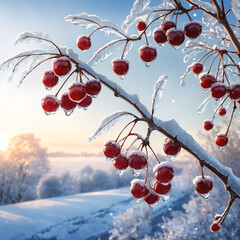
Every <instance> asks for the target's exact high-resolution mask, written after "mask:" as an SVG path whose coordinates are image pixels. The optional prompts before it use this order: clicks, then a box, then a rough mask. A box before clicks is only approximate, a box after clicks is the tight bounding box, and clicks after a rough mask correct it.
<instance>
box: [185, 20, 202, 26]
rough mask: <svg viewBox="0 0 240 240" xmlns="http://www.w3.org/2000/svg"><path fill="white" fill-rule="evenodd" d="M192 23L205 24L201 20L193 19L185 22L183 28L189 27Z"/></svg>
mask: <svg viewBox="0 0 240 240" xmlns="http://www.w3.org/2000/svg"><path fill="white" fill-rule="evenodd" d="M192 23H195V24H198V25H200V26H201V27H202V26H203V24H202V23H201V22H200V21H197V20H193V21H190V22H186V23H184V24H183V28H185V27H187V26H188V25H191V24H192Z"/></svg>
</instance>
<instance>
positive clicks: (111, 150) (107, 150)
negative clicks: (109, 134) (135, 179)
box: [103, 140, 121, 158]
mask: <svg viewBox="0 0 240 240" xmlns="http://www.w3.org/2000/svg"><path fill="white" fill-rule="evenodd" d="M120 152H121V147H120V145H119V143H118V142H115V141H114V140H109V141H107V142H106V143H105V145H104V149H103V153H104V155H105V156H106V157H107V158H115V157H117V156H118V155H119V154H120Z"/></svg>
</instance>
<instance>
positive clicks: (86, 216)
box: [0, 182, 185, 240]
mask: <svg viewBox="0 0 240 240" xmlns="http://www.w3.org/2000/svg"><path fill="white" fill-rule="evenodd" d="M184 193H185V192H184V191H183V190H182V189H180V188H179V184H178V183H177V182H175V183H174V184H173V191H172V193H171V196H170V200H169V201H168V203H164V202H160V203H159V205H158V207H157V208H156V209H154V210H153V215H155V216H156V217H157V216H158V215H159V214H161V212H162V210H165V209H166V210H167V209H168V208H170V207H171V206H174V205H175V203H176V201H177V200H178V199H180V198H181V197H182V196H183V195H184ZM133 204H137V203H136V201H135V200H134V199H133V198H132V196H131V194H130V190H129V187H127V188H121V189H115V190H108V191H102V192H94V193H87V194H77V195H72V196H66V197H59V198H51V199H44V200H36V201H31V202H24V203H20V204H13V205H7V206H2V207H0V236H1V237H0V239H1V240H27V239H28V240H30V239H32V240H33V239H34V240H75V239H76V240H79V239H81V240H86V239H90V238H91V239H97V237H99V236H102V235H104V234H106V233H107V232H108V231H109V230H110V229H111V228H112V218H113V216H116V215H118V214H119V213H121V212H124V211H126V209H127V208H129V207H131V206H132V205H133ZM140 204H145V203H140Z"/></svg>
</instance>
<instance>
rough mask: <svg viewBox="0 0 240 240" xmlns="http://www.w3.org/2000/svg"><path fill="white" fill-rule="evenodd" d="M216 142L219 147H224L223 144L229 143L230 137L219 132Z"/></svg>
mask: <svg viewBox="0 0 240 240" xmlns="http://www.w3.org/2000/svg"><path fill="white" fill-rule="evenodd" d="M215 142H216V144H217V145H218V146H219V147H223V146H225V145H227V143H228V137H227V136H226V134H223V133H218V135H217V137H216V139H215Z"/></svg>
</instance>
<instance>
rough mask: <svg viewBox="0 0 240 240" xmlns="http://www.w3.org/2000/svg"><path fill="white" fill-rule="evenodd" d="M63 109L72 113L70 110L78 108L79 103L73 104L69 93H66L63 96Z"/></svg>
mask: <svg viewBox="0 0 240 240" xmlns="http://www.w3.org/2000/svg"><path fill="white" fill-rule="evenodd" d="M60 105H61V108H62V109H63V110H65V111H70V110H73V109H74V108H75V107H76V106H77V103H76V102H73V101H72V100H71V99H70V98H69V96H68V93H64V94H63V95H62V96H61V104H60Z"/></svg>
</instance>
